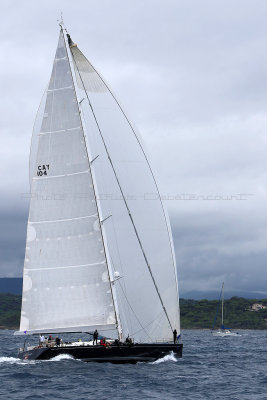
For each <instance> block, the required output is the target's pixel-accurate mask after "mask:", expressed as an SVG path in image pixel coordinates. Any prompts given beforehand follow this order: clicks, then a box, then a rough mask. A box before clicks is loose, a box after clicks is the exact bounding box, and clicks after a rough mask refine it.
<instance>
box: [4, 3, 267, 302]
mask: <svg viewBox="0 0 267 400" xmlns="http://www.w3.org/2000/svg"><path fill="white" fill-rule="evenodd" d="M61 11H62V12H63V15H64V21H65V25H66V27H67V29H68V30H69V32H70V33H71V36H72V38H73V40H74V41H75V42H76V43H78V45H79V47H80V48H81V50H82V51H83V52H84V54H85V55H86V56H87V57H88V58H89V59H90V60H91V61H92V63H93V64H94V65H95V66H96V67H97V69H98V70H99V71H100V73H101V74H102V75H103V76H104V77H105V78H106V80H107V81H108V83H109V84H110V86H111V88H112V89H113V90H114V92H115V94H117V96H118V98H119V99H120V100H121V102H122V104H123V105H124V107H125V108H126V110H127V111H128V114H129V115H130V116H131V119H132V120H133V121H134V122H135V124H136V126H137V127H138V128H139V131H140V132H141V134H142V137H143V141H144V143H145V145H146V148H147V150H148V156H149V158H150V160H151V161H152V165H153V167H154V170H155V173H156V175H157V176H158V180H159V186H160V188H161V192H162V194H163V195H164V196H166V198H167V207H168V210H169V214H170V218H171V225H172V229H173V235H174V243H175V249H176V257H177V265H178V275H179V286H180V291H181V293H182V294H183V293H185V292H187V291H191V290H201V291H206V292H208V291H210V290H218V291H219V289H220V286H221V283H222V281H223V280H224V281H225V286H226V288H227V290H232V291H235V292H236V294H237V295H238V293H239V292H242V291H243V292H244V291H246V292H248V293H249V292H251V291H254V292H255V291H258V292H265V293H266V294H267V265H266V256H267V213H266V201H267V190H266V178H267V173H266V170H267V168H266V167H267V157H266V152H267V24H266V16H267V2H266V1H265V0H249V1H248V0H234V1H233V0H231V1H228V0H223V1H221V0H206V1H205V0H161V1H159V0H135V1H133V0H106V1H105V0H98V1H96V2H94V1H85V0H84V1H82V0H75V1H68V0H64V1H59V0H53V1H50V0H45V1H42V0H38V1H36V0H33V1H30V0H24V1H12V0H6V1H5V0H2V1H1V16H0V33H1V34H0V41H1V63H0V68H1V74H0V79H1V102H0V104H1V109H0V111H1V114H0V115H1V117H0V124H1V131H0V173H1V179H0V193H1V197H0V223H1V225H0V227H1V229H0V276H21V275H22V269H23V259H24V246H25V236H26V223H27V213H28V202H27V199H25V197H26V196H25V195H23V194H25V193H28V192H29V183H28V157H29V148H30V139H31V131H32V126H33V122H34V118H35V114H36V111H37V108H38V105H39V102H40V99H41V95H42V93H43V91H44V89H45V87H46V84H47V82H48V80H49V77H50V73H51V68H52V62H53V58H54V53H55V48H56V45H57V39H58V33H59V27H58V23H57V19H58V18H59V17H60V12H61Z"/></svg>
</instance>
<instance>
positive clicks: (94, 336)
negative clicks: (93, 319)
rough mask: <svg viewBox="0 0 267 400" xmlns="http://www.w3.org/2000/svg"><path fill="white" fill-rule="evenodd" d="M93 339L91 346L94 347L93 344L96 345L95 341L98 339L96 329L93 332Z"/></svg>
mask: <svg viewBox="0 0 267 400" xmlns="http://www.w3.org/2000/svg"><path fill="white" fill-rule="evenodd" d="M93 338H94V341H93V345H94V344H97V339H98V332H97V329H96V330H95V331H94V334H93Z"/></svg>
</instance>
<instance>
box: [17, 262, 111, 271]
mask: <svg viewBox="0 0 267 400" xmlns="http://www.w3.org/2000/svg"><path fill="white" fill-rule="evenodd" d="M101 264H105V260H104V261H100V262H97V263H92V264H81V265H67V266H65V267H51V268H49V267H43V268H24V270H25V271H48V270H51V269H67V268H82V267H92V266H93V265H101Z"/></svg>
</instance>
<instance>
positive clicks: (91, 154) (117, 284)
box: [16, 23, 182, 363]
mask: <svg viewBox="0 0 267 400" xmlns="http://www.w3.org/2000/svg"><path fill="white" fill-rule="evenodd" d="M30 185H31V200H30V209H29V219H28V227H27V241H26V251H25V263H24V273H23V296H22V308H21V321H20V330H19V331H18V332H16V334H21V335H40V337H41V341H40V343H39V346H26V344H25V345H24V347H23V348H21V349H20V351H19V357H20V358H22V359H48V358H52V357H54V356H56V355H58V354H63V353H64V354H70V355H72V356H73V357H75V358H80V359H82V360H85V361H111V362H133V363H134V362H137V361H150V360H156V359H157V358H160V357H163V356H164V355H166V354H167V353H168V352H170V351H173V352H174V354H175V355H176V356H178V357H181V356H182V344H181V343H180V342H179V340H178V339H179V337H180V315H179V297H178V285H177V274H176V264H175V254H174V248H173V241H172V234H171V228H170V224H169V220H168V216H167V213H166V210H165V208H164V205H163V203H162V199H161V197H160V195H158V196H156V199H155V196H153V199H152V200H149V199H147V197H146V196H145V194H146V193H156V194H159V192H158V186H157V184H156V181H155V178H154V175H153V173H152V170H151V167H150V165H149V162H148V160H147V157H146V155H145V153H144V150H143V148H142V145H141V142H140V139H139V135H138V134H137V131H136V129H135V128H134V126H133V125H132V123H131V122H130V121H129V119H128V117H127V116H126V114H125V112H124V111H123V109H122V107H121V106H120V104H119V102H118V101H117V99H116V98H115V97H114V95H113V93H112V92H111V90H110V89H109V87H108V86H107V84H106V83H105V81H104V80H103V78H102V77H101V76H100V74H99V73H98V72H97V71H96V69H95V68H94V67H93V66H92V64H91V63H90V62H89V61H88V60H87V59H86V58H85V56H84V55H83V53H82V52H81V51H80V50H79V48H78V47H77V45H76V44H74V43H73V42H72V40H71V38H70V36H69V34H68V33H67V31H66V29H65V28H64V26H63V23H61V24H60V34H59V41H58V47H57V50H56V55H55V59H54V64H53V70H52V74H51V78H50V82H49V85H48V88H47V90H46V91H45V93H44V95H43V98H42V101H41V104H40V107H39V110H38V113H37V117H36V121H35V125H34V130H33V136H32V144H31V155H30ZM75 332H80V333H82V332H84V333H90V334H93V332H96V333H95V336H97V333H98V334H99V339H100V338H102V341H101V343H100V342H99V341H97V340H96V344H95V342H93V341H92V340H88V341H83V342H81V341H79V342H69V341H68V342H64V341H63V340H59V338H58V337H57V340H56V341H54V340H53V339H52V338H51V337H52V336H55V335H60V336H62V334H63V335H64V334H71V333H75ZM44 335H50V339H49V340H45V338H44ZM104 338H105V339H104ZM126 339H127V340H126ZM25 343H26V341H25Z"/></svg>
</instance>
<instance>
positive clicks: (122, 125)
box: [70, 42, 180, 342]
mask: <svg viewBox="0 0 267 400" xmlns="http://www.w3.org/2000/svg"><path fill="white" fill-rule="evenodd" d="M70 50H71V54H72V57H73V60H72V61H73V68H74V70H75V75H76V82H77V87H78V94H79V98H80V101H81V108H82V114H83V119H84V122H85V132H86V140H87V143H88V147H89V148H90V151H91V156H92V159H95V161H94V162H93V163H92V170H93V173H94V176H95V177H96V181H97V195H98V199H99V202H100V204H101V210H102V215H104V216H107V217H108V216H109V218H108V219H107V220H106V221H105V222H104V223H103V230H104V232H105V237H106V238H107V244H108V251H109V255H110V259H111V263H112V269H113V271H118V272H119V273H120V277H121V278H120V279H118V280H116V281H115V282H114V285H115V287H116V293H117V296H118V308H119V314H120V320H121V324H122V329H123V333H124V336H127V334H128V333H129V334H130V336H132V337H134V339H135V340H136V341H143V342H144V341H145V342H151V341H157V340H162V339H171V338H172V330H173V329H176V330H177V332H178V334H179V333H180V320H179V300H178V286H177V276H176V264H175V257H174V249H173V243H172V235H171V231H170V226H169V221H168V217H167V215H166V211H165V209H164V206H163V204H162V200H161V198H160V195H159V192H158V187H157V185H156V182H155V179H154V177H153V174H152V172H151V168H150V166H149V164H148V161H147V158H146V156H145V154H144V151H143V149H142V147H141V145H140V141H139V139H138V136H137V134H136V131H135V129H134V128H133V126H132V125H131V124H130V122H129V120H128V118H127V117H126V115H125V113H124V112H123V110H122V108H121V107H120V105H119V103H118V102H117V100H116V99H115V97H114V96H113V94H112V93H111V91H110V90H109V88H108V87H107V85H106V84H105V82H104V81H103V79H102V78H101V77H100V75H99V74H98V72H97V71H96V70H95V68H94V67H93V66H92V65H91V64H90V62H89V61H88V60H87V59H86V58H85V57H84V55H83V54H82V53H81V51H80V50H79V48H78V47H77V46H76V45H73V44H72V43H71V42H70ZM123 196H124V197H125V198H124V199H123ZM125 199H126V203H127V206H128V209H127V207H126V204H125ZM129 211H130V214H131V216H132V220H131V219H130V217H129ZM132 222H134V226H135V228H136V231H137V234H136V231H135V229H134V226H133V223H132ZM137 236H138V237H137ZM138 238H139V239H140V240H138ZM140 242H141V245H142V247H143V250H144V253H145V256H146V258H147V260H148V263H147V262H146V260H145V258H144V253H143V251H142V249H141V246H140ZM147 264H149V266H150V270H151V271H149V268H148V265H147ZM151 272H152V273H151ZM152 276H153V278H154V281H153V279H152ZM157 289H158V292H159V294H160V297H159V295H158V292H157ZM164 308H165V310H164Z"/></svg>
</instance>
